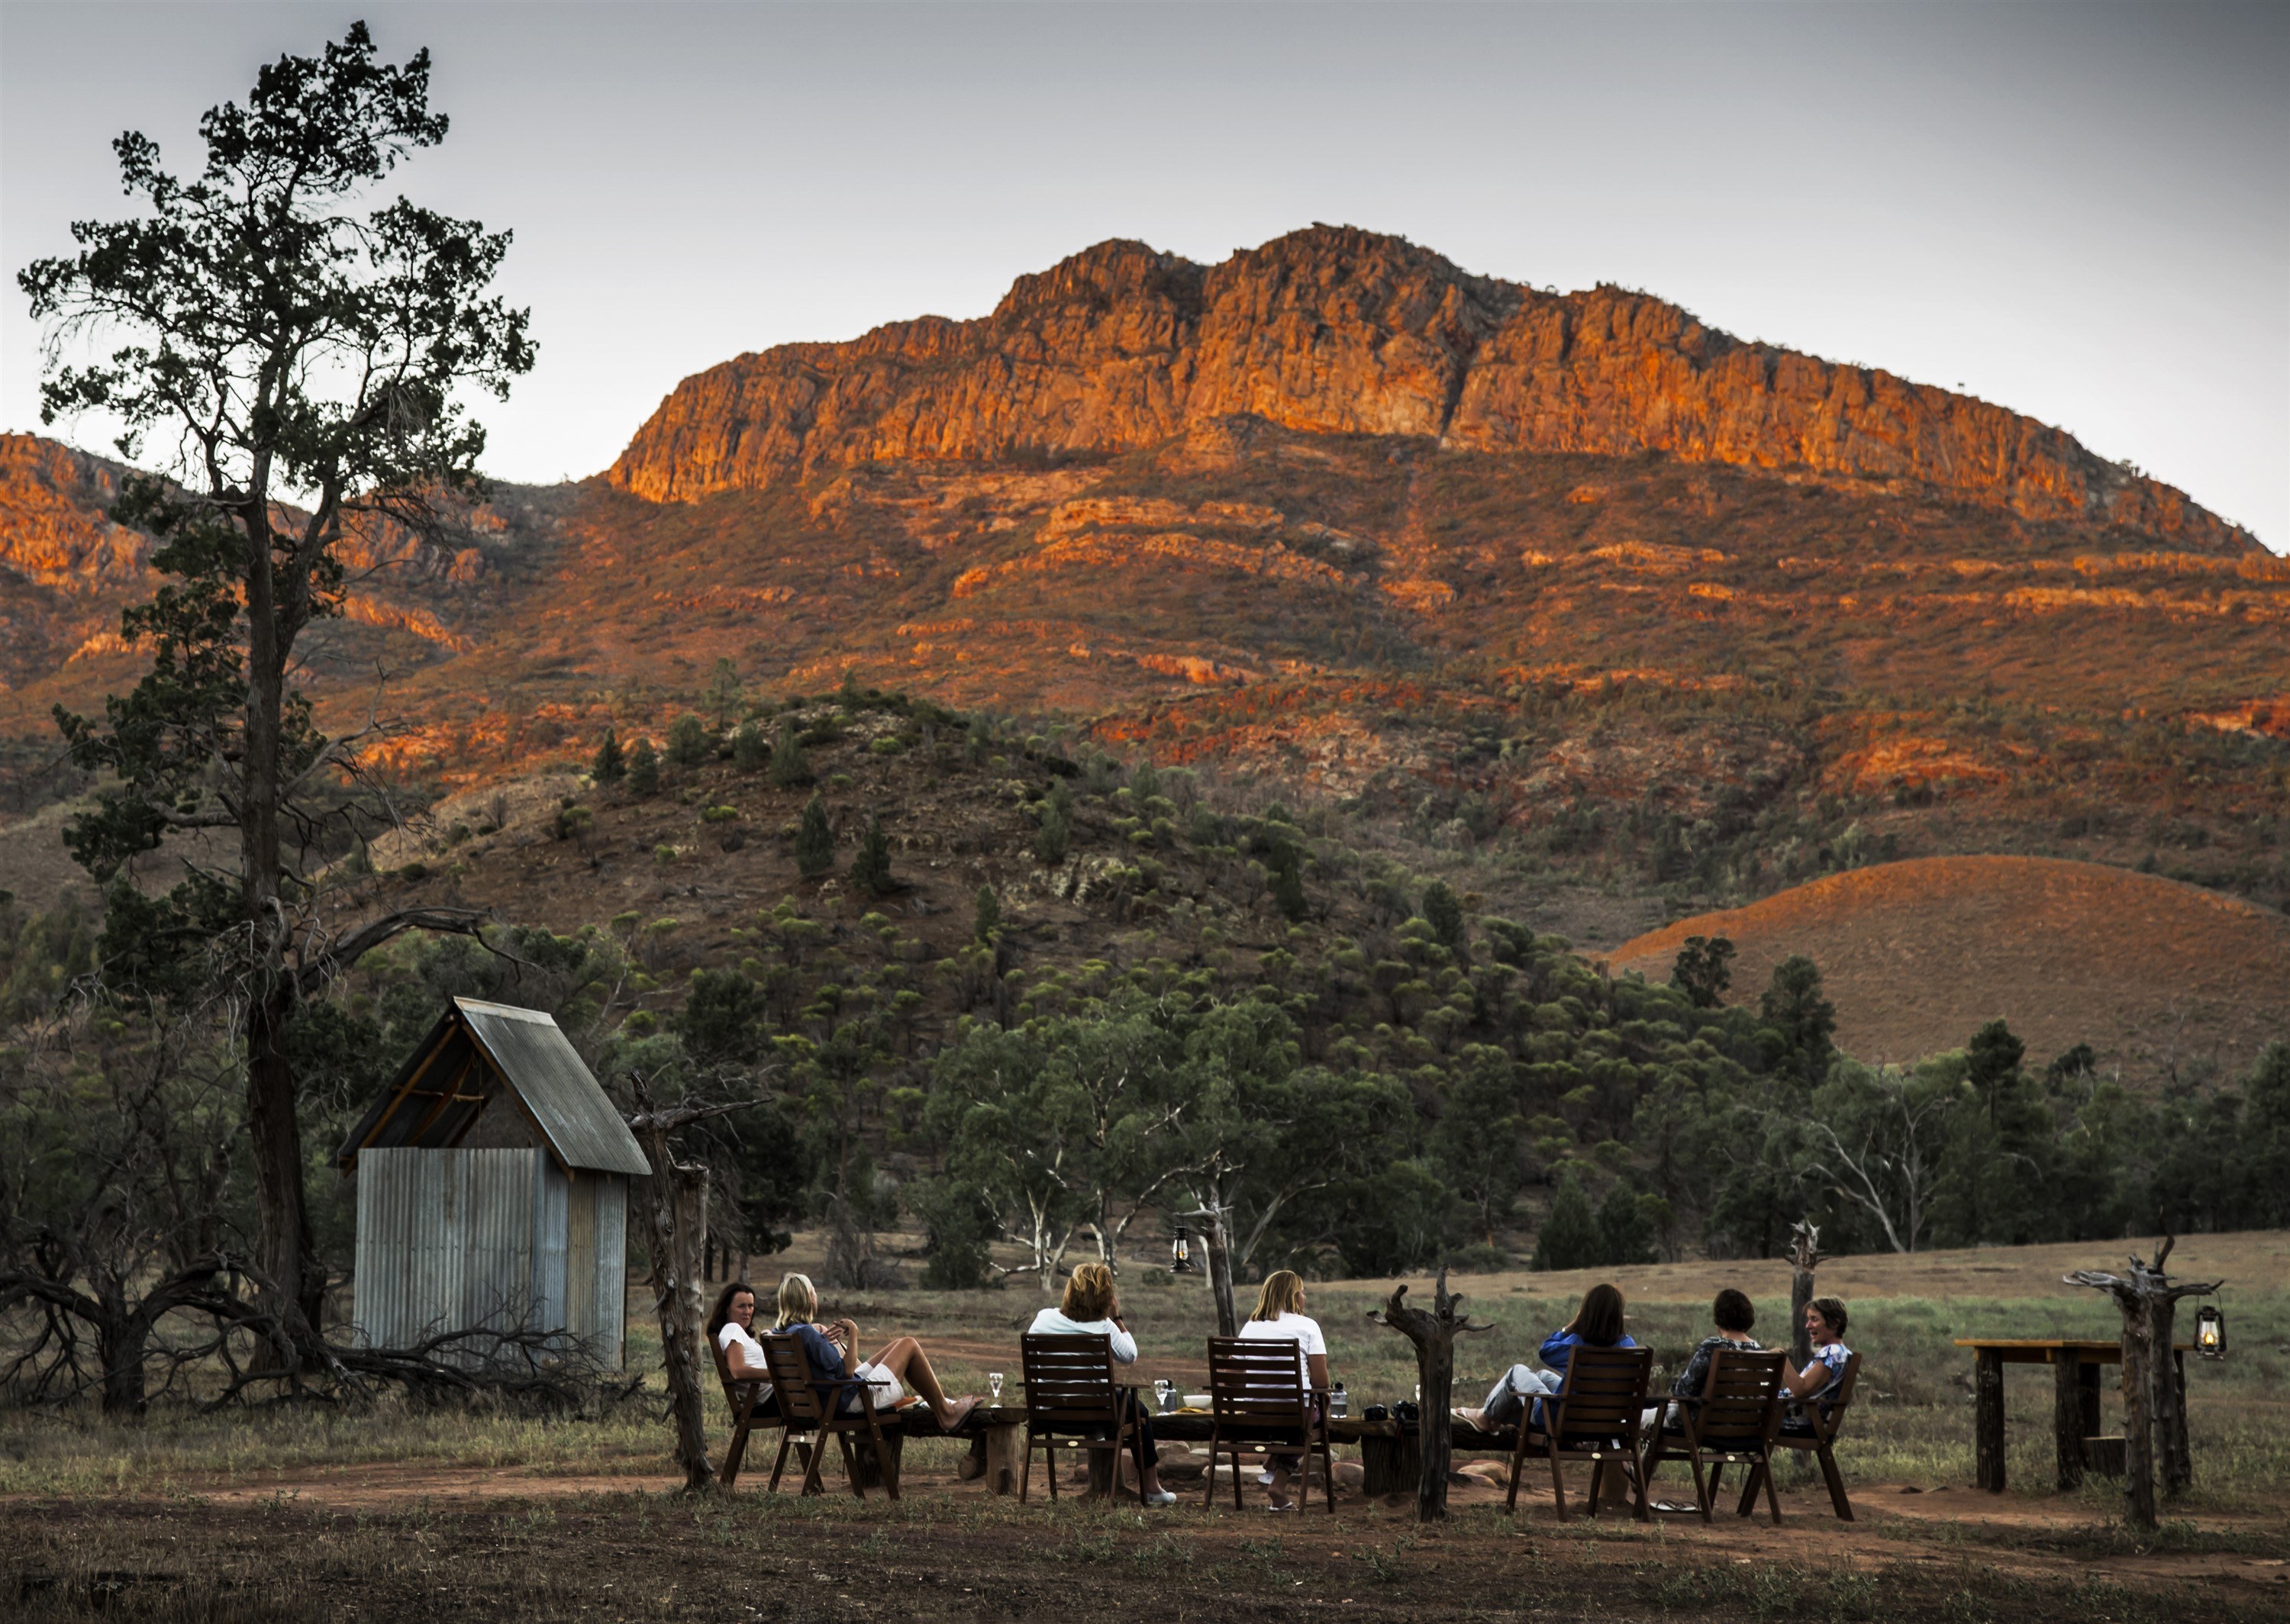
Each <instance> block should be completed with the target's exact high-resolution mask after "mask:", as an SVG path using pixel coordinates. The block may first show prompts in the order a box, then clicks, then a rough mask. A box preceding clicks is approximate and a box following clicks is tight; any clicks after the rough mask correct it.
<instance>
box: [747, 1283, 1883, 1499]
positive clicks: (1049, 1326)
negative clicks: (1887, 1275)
mask: <svg viewBox="0 0 2290 1624" xmlns="http://www.w3.org/2000/svg"><path fill="white" fill-rule="evenodd" d="M776 1308H777V1313H776V1316H775V1317H774V1318H773V1322H772V1324H770V1325H769V1326H768V1327H767V1328H766V1330H767V1332H781V1333H784V1334H787V1335H791V1336H793V1337H794V1338H795V1339H796V1340H797V1341H798V1342H800V1343H801V1344H802V1345H803V1350H804V1353H805V1356H807V1357H808V1358H809V1360H810V1361H811V1369H812V1372H813V1375H814V1376H815V1377H817V1378H819V1379H820V1387H819V1392H820V1396H821V1399H822V1400H825V1399H826V1398H828V1396H829V1393H830V1392H831V1391H832V1389H831V1388H830V1387H829V1382H831V1381H834V1380H850V1379H853V1378H856V1379H857V1380H861V1381H864V1382H866V1383H868V1384H869V1386H870V1387H872V1388H874V1389H875V1394H876V1402H877V1408H878V1409H889V1408H891V1407H893V1405H895V1404H902V1403H911V1402H913V1400H911V1399H909V1398H907V1396H906V1395H905V1393H904V1389H903V1388H902V1387H901V1383H910V1384H911V1385H912V1386H913V1387H914V1388H915V1391H916V1393H917V1395H919V1396H920V1398H921V1400H922V1401H923V1402H925V1403H927V1404H929V1405H930V1407H931V1412H932V1413H933V1415H935V1416H936V1417H937V1418H938V1423H939V1426H940V1427H941V1428H943V1429H945V1430H947V1431H952V1430H953V1429H954V1428H956V1427H957V1426H959V1425H960V1424H961V1422H962V1420H963V1418H964V1417H965V1416H966V1415H968V1414H969V1413H970V1412H971V1411H972V1410H973V1409H974V1408H976V1407H977V1404H978V1400H977V1399H975V1398H973V1397H963V1398H951V1397H949V1396H947V1393H946V1391H945V1389H944V1388H941V1386H940V1384H939V1380H938V1375H937V1372H935V1371H933V1369H932V1368H931V1362H930V1357H929V1356H928V1355H927V1354H925V1352H924V1351H923V1347H922V1344H921V1343H919V1342H917V1340H915V1339H914V1338H912V1337H910V1336H901V1337H894V1338H893V1339H892V1340H891V1341H890V1342H888V1343H887V1344H885V1347H884V1348H883V1350H882V1352H880V1353H878V1354H877V1355H876V1356H874V1357H873V1358H872V1359H867V1360H860V1359H858V1357H857V1354H858V1347H859V1327H858V1325H857V1324H854V1323H853V1321H851V1320H849V1319H840V1320H836V1321H833V1322H822V1321H821V1320H820V1319H819V1318H818V1314H819V1293H818V1292H817V1291H816V1290H815V1289H814V1288H813V1285H812V1283H811V1281H810V1279H809V1278H808V1277H806V1276H803V1275H795V1274H791V1275H789V1276H786V1277H785V1278H783V1279H782V1280H781V1282H780V1288H779V1293H778V1297H777V1299H776ZM1304 1308H1305V1292H1304V1282H1303V1279H1302V1277H1301V1276H1298V1275H1297V1274H1296V1273H1295V1272H1294V1271H1293V1270H1290V1269H1285V1268H1284V1269H1279V1270H1277V1271H1275V1272H1274V1273H1273V1274H1271V1275H1269V1276H1266V1278H1265V1281H1264V1284H1263V1286H1262V1287H1261V1289H1260V1290H1259V1292H1257V1299H1256V1311H1255V1312H1254V1313H1253V1314H1252V1315H1251V1316H1249V1319H1248V1323H1247V1324H1245V1325H1243V1326H1242V1327H1241V1328H1240V1334H1241V1335H1242V1336H1244V1337H1247V1338H1252V1339H1257V1340H1268V1341H1293V1342H1294V1343H1295V1344H1296V1348H1297V1357H1298V1360H1299V1367H1300V1368H1299V1371H1298V1374H1299V1375H1300V1376H1301V1378H1302V1379H1303V1381H1304V1384H1305V1386H1306V1387H1307V1388H1308V1389H1309V1390H1310V1391H1312V1392H1314V1393H1316V1394H1320V1395H1325V1393H1326V1392H1327V1391H1328V1341H1327V1338H1326V1337H1325V1335H1324V1334H1322V1332H1321V1330H1320V1325H1319V1322H1318V1321H1317V1320H1315V1319H1312V1318H1310V1317H1309V1316H1307V1315H1306V1314H1305V1313H1304ZM756 1314H757V1308H756V1292H755V1288H753V1287H752V1286H750V1285H749V1284H747V1283H746V1282H745V1281H736V1280H735V1281H733V1283H732V1284H729V1285H727V1286H725V1288H724V1289H723V1291H722V1292H720V1293H719V1294H718V1295H717V1299H716V1308H715V1311H714V1313H713V1314H711V1315H710V1316H709V1321H708V1332H709V1337H710V1339H711V1340H713V1341H714V1343H715V1345H716V1347H717V1348H718V1349H719V1350H720V1351H721V1352H722V1353H723V1355H724V1359H725V1368H726V1369H727V1370H728V1371H729V1372H730V1374H731V1376H732V1379H733V1380H735V1381H744V1380H766V1381H768V1380H770V1379H771V1372H770V1370H769V1368H768V1366H767V1365H766V1364H765V1357H764V1348H763V1344H762V1343H761V1342H759V1341H758V1340H757V1339H756V1333H755V1321H756ZM1710 1316H1711V1318H1712V1319H1713V1320H1714V1321H1715V1322H1716V1326H1717V1329H1716V1330H1715V1332H1713V1333H1712V1334H1710V1335H1709V1336H1706V1337H1704V1338H1702V1340H1701V1342H1700V1343H1699V1344H1698V1345H1697V1346H1696V1347H1695V1348H1694V1349H1693V1356H1692V1357H1691V1358H1689V1359H1688V1360H1687V1361H1686V1364H1685V1369H1684V1370H1683V1371H1681V1372H1679V1373H1678V1375H1677V1378H1676V1379H1675V1380H1673V1381H1672V1382H1671V1383H1670V1392H1671V1394H1672V1396H1671V1397H1670V1398H1669V1399H1668V1400H1667V1401H1665V1402H1664V1403H1662V1404H1655V1405H1653V1407H1652V1408H1650V1409H1648V1410H1647V1411H1646V1412H1645V1415H1644V1417H1643V1418H1642V1423H1641V1424H1642V1425H1644V1426H1645V1427H1646V1428H1649V1429H1651V1428H1657V1427H1661V1426H1663V1425H1665V1424H1667V1425H1669V1426H1670V1427H1671V1428H1676V1427H1677V1424H1678V1418H1679V1413H1680V1412H1679V1405H1680V1404H1690V1403H1692V1402H1693V1400H1694V1399H1696V1398H1699V1397H1700V1396H1701V1391H1702V1388H1703V1386H1704V1385H1705V1383H1706V1382H1707V1381H1708V1380H1709V1363H1710V1360H1711V1359H1712V1358H1713V1357H1714V1356H1716V1355H1717V1354H1718V1353H1719V1352H1720V1351H1722V1350H1723V1349H1726V1348H1742V1349H1746V1350H1758V1348H1759V1344H1758V1340H1757V1339H1756V1338H1755V1337H1753V1336H1751V1335H1750V1328H1751V1327H1752V1326H1753V1325H1754V1324H1756V1323H1757V1309H1756V1308H1755V1307H1754V1306H1753V1305H1752V1304H1751V1303H1750V1300H1749V1298H1748V1297H1747V1296H1746V1295H1745V1294H1743V1293H1742V1292H1739V1291H1736V1290H1735V1289H1734V1288H1733V1287H1732V1286H1727V1287H1726V1289H1725V1290H1723V1291H1721V1292H1718V1297H1717V1300H1716V1301H1715V1302H1713V1303H1712V1304H1711V1305H1710ZM1845 1327H1846V1308H1845V1304H1844V1303H1843V1302H1842V1301H1840V1300H1838V1299H1837V1298H1834V1297H1816V1298H1814V1300H1812V1301H1811V1302H1809V1303H1808V1304H1806V1310H1805V1329H1806V1340H1808V1342H1809V1343H1810V1344H1811V1346H1812V1349H1813V1357H1812V1359H1811V1360H1810V1361H1809V1362H1808V1363H1807V1364H1806V1366H1805V1368H1804V1369H1803V1370H1796V1369H1788V1368H1785V1369H1784V1370H1783V1371H1782V1382H1783V1384H1784V1386H1785V1387H1786V1388H1787V1392H1788V1398H1789V1404H1790V1416H1791V1417H1792V1418H1796V1419H1793V1420H1784V1421H1783V1423H1782V1424H1783V1426H1784V1427H1785V1428H1786V1427H1791V1426H1796V1427H1802V1426H1803V1425H1804V1424H1805V1423H1804V1421H1803V1420H1802V1419H1801V1418H1802V1414H1803V1406H1804V1405H1805V1404H1808V1403H1814V1402H1817V1401H1818V1400H1820V1399H1821V1398H1822V1396H1825V1395H1826V1394H1827V1393H1828V1392H1829V1390H1830V1388H1833V1387H1834V1386H1836V1384H1837V1382H1838V1380H1839V1379H1840V1378H1841V1377H1842V1375H1843V1374H1844V1371H1845V1366H1846V1362H1847V1361H1848V1360H1850V1359H1851V1358H1852V1356H1853V1354H1852V1350H1851V1349H1850V1348H1847V1347H1846V1345H1845ZM1027 1332H1028V1334H1029V1335H1034V1336H1101V1337H1104V1338H1105V1339H1106V1341H1107V1343H1108V1345H1109V1347H1110V1348H1111V1349H1112V1354H1113V1358H1114V1362H1115V1363H1116V1364H1135V1363H1136V1362H1137V1339H1136V1337H1135V1336H1133V1334H1131V1332H1130V1330H1129V1325H1128V1322H1127V1321H1125V1319H1123V1318H1122V1316H1121V1301H1120V1298H1119V1296H1118V1295H1117V1292H1116V1291H1115V1288H1114V1280H1113V1271H1112V1269H1111V1268H1108V1267H1107V1266H1106V1265H1105V1264H1102V1263H1084V1264H1081V1265H1079V1266H1078V1267H1077V1268H1075V1269H1074V1271H1073V1272H1072V1274H1070V1275H1069V1276H1067V1278H1066V1285H1065V1292H1064V1295H1063V1296H1062V1297H1061V1298H1060V1300H1059V1301H1058V1306H1057V1307H1055V1308H1044V1309H1043V1310H1042V1311H1041V1312H1040V1313H1038V1314H1037V1315H1035V1316H1034V1321H1033V1324H1031V1325H1029V1326H1028V1327H1027ZM1637 1346H1638V1344H1637V1342H1636V1341H1635V1340H1632V1339H1631V1337H1630V1334H1629V1332H1628V1331H1627V1330H1626V1329H1624V1324H1623V1304H1622V1293H1621V1290H1620V1289H1619V1288H1618V1287H1615V1286H1613V1285H1607V1284H1599V1285H1594V1286H1592V1287H1591V1288H1590V1289H1589V1291H1588V1292H1585V1293H1584V1294H1583V1297H1582V1304H1581V1308H1578V1309H1576V1310H1575V1314H1574V1317H1573V1318H1572V1319H1570V1320H1568V1321H1567V1322H1566V1324H1565V1325H1563V1326H1561V1327H1560V1328H1559V1329H1558V1330H1557V1331H1554V1332H1551V1333H1550V1335H1549V1337H1548V1338H1546V1339H1545V1340H1544V1341H1543V1344H1542V1348H1541V1360H1542V1368H1541V1369H1540V1370H1538V1369H1536V1368H1534V1367H1533V1366H1532V1365H1527V1364H1514V1365H1512V1366H1511V1367H1510V1368H1509V1370H1507V1371H1505V1372H1503V1374H1502V1376H1501V1379H1500V1380H1497V1381H1496V1383H1495V1384H1494V1386H1493V1388H1491V1389H1490V1390H1489V1391H1488V1393H1487V1396H1486V1400H1485V1403H1484V1404H1481V1405H1480V1406H1479V1407H1478V1408H1477V1409H1466V1410H1460V1411H1458V1412H1456V1413H1458V1414H1459V1415H1461V1417H1462V1418H1463V1419H1464V1420H1467V1421H1469V1422H1470V1423H1471V1424H1472V1425H1473V1426H1475V1427H1477V1428H1481V1429H1482V1430H1485V1431H1488V1432H1494V1431H1499V1430H1501V1429H1502V1428H1508V1427H1512V1426H1516V1425H1517V1423H1518V1421H1519V1420H1520V1418H1521V1417H1522V1416H1524V1415H1526V1414H1527V1413H1528V1407H1529V1406H1530V1405H1532V1406H1533V1424H1534V1425H1535V1426H1538V1427H1539V1426H1541V1425H1542V1424H1543V1401H1544V1400H1545V1399H1547V1398H1550V1397H1553V1396H1557V1394H1558V1393H1559V1392H1560V1391H1561V1390H1562V1389H1563V1388H1564V1387H1565V1380H1566V1367H1567V1362H1568V1361H1569V1359H1570V1358H1571V1357H1572V1356H1573V1351H1574V1349H1575V1348H1636V1347H1637ZM842 1392H843V1396H842V1398H841V1400H840V1406H841V1408H842V1410H843V1411H844V1412H846V1413H847V1412H856V1411H857V1410H858V1409H859V1407H860V1404H859V1397H858V1394H857V1392H856V1390H855V1389H853V1388H844V1389H843V1390H842ZM1124 1402H1125V1403H1131V1404H1133V1403H1134V1399H1133V1396H1131V1397H1128V1398H1125V1400H1124ZM771 1404H773V1401H772V1400H771V1399H770V1398H768V1397H767V1398H766V1399H765V1406H766V1408H765V1413H767V1414H768V1413H773V1410H772V1409H771V1408H769V1407H768V1406H770V1405H771ZM1134 1420H1135V1422H1136V1427H1135V1433H1134V1436H1135V1439H1136V1444H1135V1461H1136V1467H1137V1473H1138V1478H1139V1482H1140V1484H1141V1488H1142V1490H1143V1493H1144V1497H1145V1501H1146V1503H1147V1504H1148V1505H1157V1506H1166V1505H1172V1504H1173V1503H1174V1502H1175V1500H1176V1498H1177V1497H1176V1496H1175V1495H1174V1494H1173V1493H1170V1492H1168V1491H1167V1490H1165V1489H1164V1488H1163V1487H1162V1486H1161V1481H1160V1475H1159V1471H1158V1469H1157V1467H1158V1462H1157V1456H1156V1453H1155V1450H1154V1444H1153V1423H1152V1417H1151V1415H1150V1413H1149V1412H1148V1411H1147V1410H1146V1409H1145V1408H1144V1407H1142V1406H1138V1407H1137V1408H1136V1409H1135V1411H1134ZM1302 1465H1303V1457H1302V1455H1301V1453H1299V1452H1285V1451H1274V1452H1271V1454H1270V1456H1269V1460H1268V1463H1267V1466H1266V1469H1265V1471H1264V1473H1263V1475H1262V1476H1261V1477H1260V1478H1259V1482H1260V1483H1261V1484H1263V1485H1264V1487H1265V1488H1266V1490H1267V1491H1268V1492H1269V1499H1270V1501H1271V1505H1272V1508H1273V1509H1274V1510H1275V1511H1285V1510H1292V1509H1293V1508H1295V1506H1296V1504H1297V1496H1298V1492H1299V1490H1300V1488H1301V1482H1300V1474H1301V1468H1302Z"/></svg>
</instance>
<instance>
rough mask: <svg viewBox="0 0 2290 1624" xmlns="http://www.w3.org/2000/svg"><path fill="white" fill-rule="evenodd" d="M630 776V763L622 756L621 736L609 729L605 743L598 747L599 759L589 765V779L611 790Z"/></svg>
mask: <svg viewBox="0 0 2290 1624" xmlns="http://www.w3.org/2000/svg"><path fill="white" fill-rule="evenodd" d="M628 775H629V766H628V762H627V760H626V759H625V758H624V757H623V756H621V736H620V734H619V733H618V732H615V731H614V730H613V729H612V728H609V727H608V728H606V729H605V741H604V743H602V744H600V745H598V746H597V759H596V760H595V761H594V762H592V763H590V764H589V778H590V780H593V781H594V782H596V783H597V784H599V785H602V786H603V787H604V788H607V789H609V788H612V787H613V785H614V784H617V783H619V782H620V781H621V780H622V779H624V778H626V777H627V776H628Z"/></svg>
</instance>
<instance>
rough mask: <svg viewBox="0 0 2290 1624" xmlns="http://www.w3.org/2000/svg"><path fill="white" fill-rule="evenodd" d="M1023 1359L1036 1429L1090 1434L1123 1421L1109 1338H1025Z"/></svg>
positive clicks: (1028, 1409) (1028, 1412) (1031, 1421)
mask: <svg viewBox="0 0 2290 1624" xmlns="http://www.w3.org/2000/svg"><path fill="white" fill-rule="evenodd" d="M1018 1358H1019V1363H1020V1364H1021V1367H1022V1368H1023V1369H1024V1371H1025V1375H1026V1425H1027V1426H1028V1428H1031V1429H1032V1430H1034V1431H1036V1432H1061V1433H1062V1432H1074V1433H1078V1432H1087V1431H1089V1430H1091V1429H1092V1428H1098V1427H1113V1426H1117V1425H1118V1424H1119V1419H1120V1418H1119V1415H1118V1413H1117V1405H1118V1404H1119V1399H1120V1394H1119V1389H1118V1388H1116V1386H1115V1385H1114V1380H1113V1339H1112V1338H1111V1337H1109V1336H1090V1335H1079V1336H1030V1335H1029V1336H1027V1337H1025V1338H1023V1339H1021V1341H1020V1344H1019V1353H1018Z"/></svg>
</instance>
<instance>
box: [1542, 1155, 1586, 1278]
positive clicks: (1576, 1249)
mask: <svg viewBox="0 0 2290 1624" xmlns="http://www.w3.org/2000/svg"><path fill="white" fill-rule="evenodd" d="M1597 1264H1598V1220H1597V1217H1596V1216H1595V1215H1594V1214H1593V1213H1592V1212H1591V1211H1590V1198H1589V1196H1586V1195H1584V1194H1583V1193H1582V1185H1581V1180H1579V1179H1577V1178H1576V1177H1575V1175H1574V1171H1573V1169H1572V1168H1568V1169H1567V1170H1566V1171H1565V1172H1562V1173H1561V1174H1559V1176H1558V1184H1557V1188H1555V1189H1554V1190H1553V1191H1552V1193H1551V1196H1550V1212H1549V1214H1548V1215H1547V1216H1546V1217H1545V1218H1544V1219H1543V1220H1542V1232H1541V1234H1540V1235H1539V1236H1536V1237H1535V1243H1534V1267H1535V1268H1539V1269H1561V1268H1597Z"/></svg>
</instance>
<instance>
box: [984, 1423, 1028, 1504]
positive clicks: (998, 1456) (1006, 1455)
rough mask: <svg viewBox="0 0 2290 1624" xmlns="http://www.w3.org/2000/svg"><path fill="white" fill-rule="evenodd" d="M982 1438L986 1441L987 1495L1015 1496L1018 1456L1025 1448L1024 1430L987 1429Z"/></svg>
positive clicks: (1013, 1428) (1017, 1428) (1008, 1428)
mask: <svg viewBox="0 0 2290 1624" xmlns="http://www.w3.org/2000/svg"><path fill="white" fill-rule="evenodd" d="M982 1436H984V1438H985V1440H986V1470H985V1477H986V1492H988V1493H989V1494H1015V1493H1016V1492H1018V1467H1019V1464H1020V1462H1019V1456H1020V1454H1021V1452H1023V1451H1024V1449H1025V1447H1026V1429H1025V1428H1022V1427H989V1428H986V1429H985V1431H984V1434H983V1435H982Z"/></svg>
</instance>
